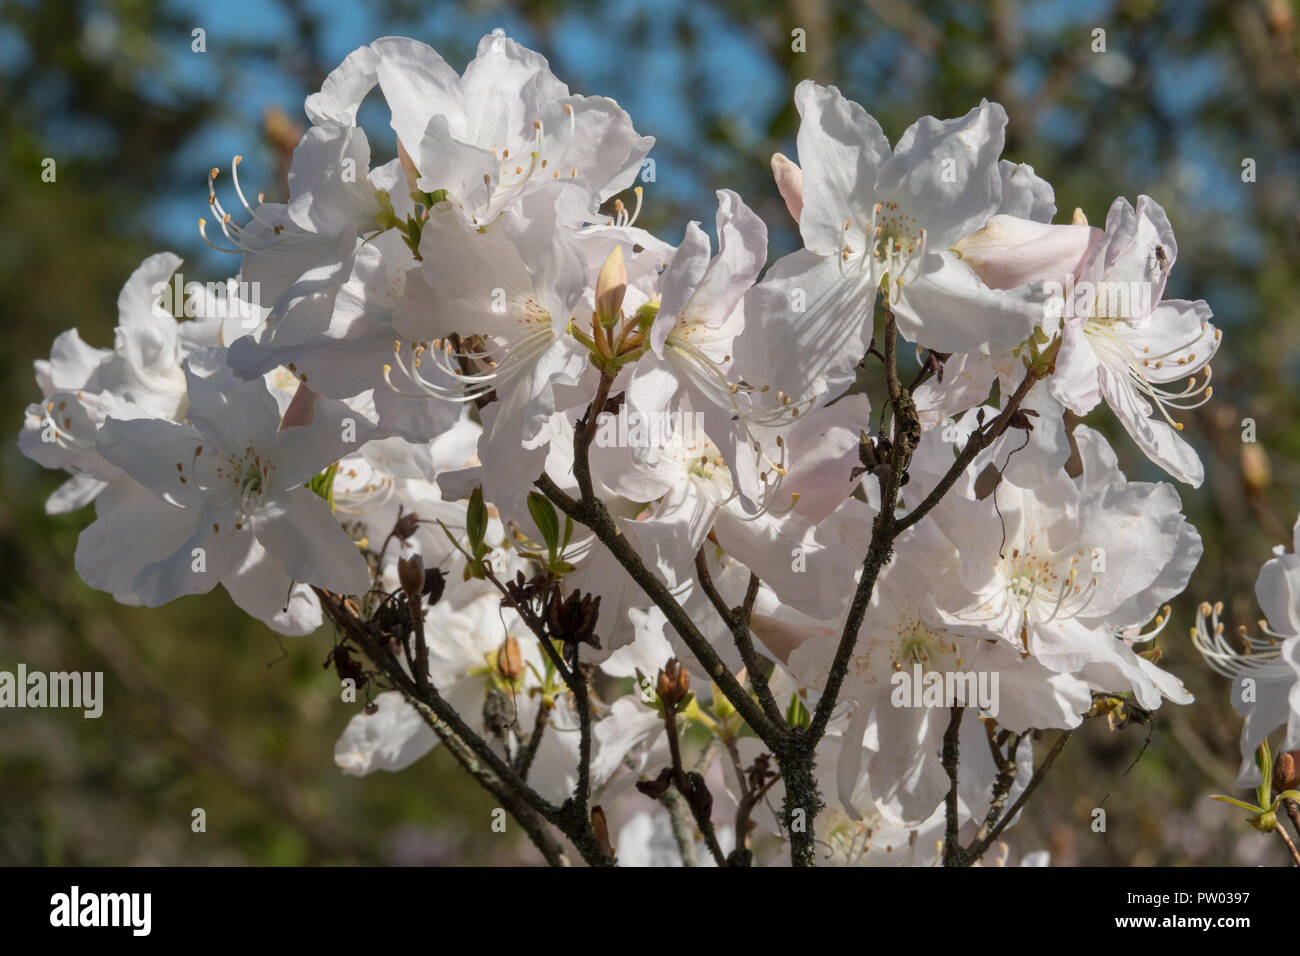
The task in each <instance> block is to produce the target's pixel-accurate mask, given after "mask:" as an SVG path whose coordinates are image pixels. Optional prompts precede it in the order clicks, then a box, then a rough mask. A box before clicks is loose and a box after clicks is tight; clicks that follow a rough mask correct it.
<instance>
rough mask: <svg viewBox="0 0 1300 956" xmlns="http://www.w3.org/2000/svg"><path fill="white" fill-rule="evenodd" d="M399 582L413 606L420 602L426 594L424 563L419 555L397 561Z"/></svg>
mask: <svg viewBox="0 0 1300 956" xmlns="http://www.w3.org/2000/svg"><path fill="white" fill-rule="evenodd" d="M397 580H398V583H400V584H401V585H402V590H403V591H405V592H406V597H407V599H408V600H409V601H410V602H411V603H412V604H414V603H415V602H417V601H419V600H420V596H421V595H422V594H423V593H424V561H423V560H422V559H421V558H420V556H419V555H418V554H413V555H411V556H410V557H409V558H398V559H397Z"/></svg>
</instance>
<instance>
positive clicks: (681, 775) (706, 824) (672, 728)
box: [664, 701, 727, 866]
mask: <svg viewBox="0 0 1300 956" xmlns="http://www.w3.org/2000/svg"><path fill="white" fill-rule="evenodd" d="M664 728H665V730H667V732H668V752H669V754H670V755H671V756H672V764H673V785H674V786H675V787H676V788H677V791H678V793H680V794H681V795H682V797H683V798H685V800H686V803H687V804H688V805H689V806H690V808H691V814H692V815H693V816H694V817H695V825H696V826H697V827H698V828H699V831H700V833H701V835H702V836H703V837H704V842H705V844H706V845H707V846H708V848H709V853H711V854H712V855H713V859H714V861H715V862H716V863H717V864H718V866H726V865H727V858H726V857H725V856H723V853H722V847H721V846H719V845H718V835H717V834H716V833H715V832H714V830H713V821H712V820H711V819H709V813H708V807H709V806H711V805H712V803H713V799H712V797H708V798H707V799H704V797H705V796H706V795H707V793H708V789H707V788H706V787H705V784H704V778H703V777H702V776H700V775H699V774H694V775H692V778H691V780H689V781H688V780H687V777H686V770H685V768H684V767H683V766H682V748H681V742H680V741H679V740H678V739H677V706H676V704H672V703H668V702H666V701H665V703H664ZM697 788H702V789H697Z"/></svg>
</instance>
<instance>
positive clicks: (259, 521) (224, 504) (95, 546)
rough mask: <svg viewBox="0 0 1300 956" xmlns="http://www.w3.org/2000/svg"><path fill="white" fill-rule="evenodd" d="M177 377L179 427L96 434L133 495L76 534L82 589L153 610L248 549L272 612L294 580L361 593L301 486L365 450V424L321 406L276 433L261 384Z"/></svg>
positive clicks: (317, 505) (205, 584)
mask: <svg viewBox="0 0 1300 956" xmlns="http://www.w3.org/2000/svg"><path fill="white" fill-rule="evenodd" d="M186 377H187V379H188V382H189V402H190V407H189V411H188V418H189V422H190V423H189V424H187V425H182V424H178V423H175V422H169V421H163V420H161V419H134V420H130V421H119V420H117V419H111V418H110V419H109V420H108V421H106V422H105V423H104V425H103V427H102V428H101V429H100V432H99V437H98V442H97V447H98V450H99V453H100V454H101V455H103V456H104V458H105V459H106V460H108V461H109V462H111V463H113V464H114V465H116V466H117V467H119V468H121V469H122V471H123V472H124V473H125V474H126V475H128V476H129V477H130V478H131V479H133V481H134V482H136V483H138V485H139V486H142V487H141V488H140V490H139V491H138V492H131V493H124V494H123V495H121V496H120V497H118V498H116V499H115V501H114V502H113V503H112V504H111V505H109V506H107V507H105V506H104V503H101V508H100V515H99V518H98V520H97V521H96V522H95V523H94V524H92V525H91V526H90V527H88V528H87V529H86V530H85V531H83V532H82V534H81V538H80V539H79V540H78V542H77V555H76V562H77V571H78V573H80V574H81V576H82V578H83V579H84V580H85V581H86V583H88V584H90V585H91V586H92V587H98V588H101V589H103V590H107V591H110V592H112V593H114V594H132V595H134V596H136V597H137V598H138V599H139V600H140V602H141V603H143V604H146V605H148V606H150V607H155V606H158V605H160V604H166V603H167V602H168V601H171V600H174V599H175V598H177V597H180V596H181V595H183V594H199V593H205V592H207V591H210V590H211V589H212V588H213V587H215V586H216V585H217V583H218V582H225V581H226V579H227V578H228V577H229V576H231V575H237V574H238V573H239V571H240V569H241V567H243V566H244V564H245V562H246V560H247V559H248V556H249V550H250V549H251V548H253V547H254V546H255V545H256V546H259V547H261V548H264V549H265V551H266V562H267V564H268V565H269V567H266V568H263V570H262V574H263V580H271V577H272V576H273V577H274V579H275V580H276V581H278V582H280V583H282V585H283V586H282V588H281V590H280V593H281V595H282V597H281V600H282V601H283V600H285V596H287V595H288V594H289V591H290V583H291V582H293V581H303V582H306V583H308V584H315V585H318V586H320V587H323V588H327V589H328V590H331V591H334V592H337V593H342V594H352V593H360V592H363V591H365V590H366V589H367V588H368V587H369V583H370V575H369V572H368V571H367V569H366V564H365V562H364V561H363V560H362V558H361V555H360V552H359V551H358V550H357V547H356V545H355V544H353V542H352V540H351V539H350V538H349V537H348V536H347V535H346V534H345V533H344V532H343V530H342V529H341V528H340V527H339V524H338V522H337V520H336V519H335V518H334V516H333V515H332V514H331V512H330V507H329V505H328V504H327V503H326V502H325V500H324V499H322V498H321V497H319V496H318V495H317V494H316V493H315V492H314V491H312V490H311V489H309V488H307V487H305V483H306V482H308V481H310V480H311V479H312V478H313V477H315V476H316V475H317V474H318V473H319V472H320V471H321V470H322V469H324V468H326V467H327V466H328V465H330V464H331V463H332V462H334V461H336V460H337V459H338V458H339V457H341V456H342V455H343V454H345V453H346V452H347V451H348V450H349V449H350V448H351V447H354V446H355V444H356V442H357V441H358V440H364V438H365V431H364V429H365V425H364V422H357V421H352V422H350V423H349V422H347V421H345V419H348V418H350V417H351V415H352V413H351V412H350V410H349V409H347V408H346V406H342V405H338V404H337V403H329V404H327V403H325V402H324V401H321V402H318V403H317V407H316V411H315V418H314V420H313V422H312V423H311V424H310V425H302V426H297V427H291V428H285V429H280V427H279V426H280V413H279V409H278V407H277V406H276V403H275V400H274V399H273V398H272V397H271V394H270V392H269V391H268V390H267V388H266V386H265V385H264V384H263V383H262V382H261V381H258V382H253V383H241V382H239V381H238V380H237V379H236V378H235V377H234V376H233V375H232V374H230V373H229V372H228V371H226V372H218V373H215V374H213V375H212V376H211V377H208V378H205V377H203V376H201V375H199V374H198V373H197V372H195V371H194V369H193V368H191V367H190V364H189V363H187V365H186ZM144 489H148V491H147V492H146V491H144ZM150 492H151V493H150ZM277 572H278V573H277Z"/></svg>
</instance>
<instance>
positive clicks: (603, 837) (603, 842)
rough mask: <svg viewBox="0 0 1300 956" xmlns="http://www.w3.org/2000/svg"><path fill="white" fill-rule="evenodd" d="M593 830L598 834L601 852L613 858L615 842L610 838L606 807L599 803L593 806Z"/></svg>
mask: <svg viewBox="0 0 1300 956" xmlns="http://www.w3.org/2000/svg"><path fill="white" fill-rule="evenodd" d="M591 832H592V833H594V834H595V835H596V842H597V843H599V844H600V850H601V852H602V853H604V854H605V855H606V856H607V857H609V858H610V859H613V857H614V844H613V843H611V842H610V840H609V822H608V821H607V820H606V819H605V811H604V809H603V808H601V807H600V806H599V805H598V806H594V807H592V808H591Z"/></svg>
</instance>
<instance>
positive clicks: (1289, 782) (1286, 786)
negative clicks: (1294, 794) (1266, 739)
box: [1273, 750, 1300, 792]
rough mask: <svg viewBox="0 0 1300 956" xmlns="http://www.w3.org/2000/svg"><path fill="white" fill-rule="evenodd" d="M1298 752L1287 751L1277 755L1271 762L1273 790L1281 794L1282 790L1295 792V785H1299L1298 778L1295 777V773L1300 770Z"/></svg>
mask: <svg viewBox="0 0 1300 956" xmlns="http://www.w3.org/2000/svg"><path fill="white" fill-rule="evenodd" d="M1297 765H1300V750H1287V751H1285V752H1283V753H1280V754H1278V755H1277V759H1276V760H1274V761H1273V789H1274V790H1275V791H1278V792H1281V791H1282V790H1295V789H1297V786H1296V785H1297V784H1300V777H1297V771H1298V770H1300V766H1297Z"/></svg>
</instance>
